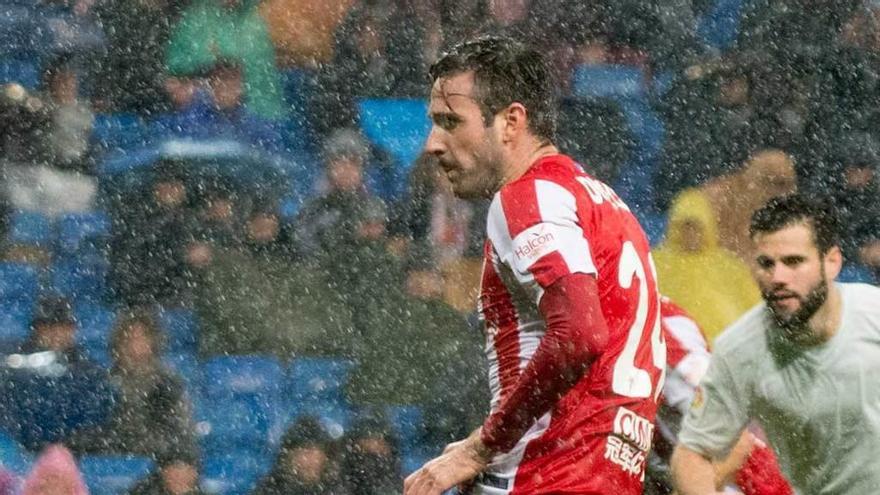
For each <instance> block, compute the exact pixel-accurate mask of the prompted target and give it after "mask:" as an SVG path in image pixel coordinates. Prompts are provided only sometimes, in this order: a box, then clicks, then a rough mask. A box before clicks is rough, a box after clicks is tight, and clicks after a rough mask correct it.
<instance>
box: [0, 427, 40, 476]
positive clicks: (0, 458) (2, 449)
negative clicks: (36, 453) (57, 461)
mask: <svg viewBox="0 0 880 495" xmlns="http://www.w3.org/2000/svg"><path fill="white" fill-rule="evenodd" d="M33 460H34V459H33V454H31V453H29V452H28V451H27V450H26V449H25V448H24V447H23V446H22V445H21V444H20V443H18V441H16V440H15V439H14V438H13V437H12V435H9V434H8V433H6V432H5V431H2V430H0V466H3V467H4V468H6V469H9V470H10V471H12V472H13V473H15V474H18V475H25V474H27V472H28V471H29V470H30V466H31V463H32V462H33Z"/></svg>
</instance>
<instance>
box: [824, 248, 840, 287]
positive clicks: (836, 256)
mask: <svg viewBox="0 0 880 495" xmlns="http://www.w3.org/2000/svg"><path fill="white" fill-rule="evenodd" d="M823 258H824V259H823V263H825V275H826V276H827V277H828V279H829V280H834V279H835V278H837V275H838V274H839V273H840V270H841V269H842V268H843V253H842V252H841V251H840V248H839V247H837V246H832V247H831V249H829V250H828V252H827V253H825V256H824V257H823Z"/></svg>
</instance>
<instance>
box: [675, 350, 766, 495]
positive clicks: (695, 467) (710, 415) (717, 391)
mask: <svg viewBox="0 0 880 495" xmlns="http://www.w3.org/2000/svg"><path fill="white" fill-rule="evenodd" d="M744 390H745V388H744V384H743V383H742V382H738V381H737V379H736V377H735V376H734V375H733V373H731V371H730V367H729V365H728V364H727V361H726V360H725V359H724V357H723V356H720V355H719V354H715V355H713V356H712V359H711V363H710V365H709V370H708V371H707V373H706V376H705V377H704V378H703V380H702V381H701V382H700V386H699V389H698V391H697V394H696V396H695V398H694V401H693V402H692V404H691V406H690V409H689V410H688V412H687V415H686V416H685V418H684V422H683V423H682V428H681V432H680V434H679V443H678V445H677V446H676V447H675V452H673V455H672V460H671V462H670V464H671V468H672V478H673V482H674V483H675V488H676V490H677V492H678V493H679V494H680V495H692V494H700V495H706V494H715V493H718V492H717V489H718V487H720V486H721V485H722V484H724V482H725V481H726V480H727V479H729V478H730V477H731V475H732V474H733V473H734V472H735V471H736V470H737V469H739V467H740V466H741V465H742V464H743V462H744V461H745V459H746V458H747V457H748V455H749V452H750V451H751V450H752V446H753V443H754V437H753V436H752V435H751V434H750V433H748V432H745V433H744V431H745V427H746V425H747V423H748V422H749V413H748V410H749V400H748V394H747V393H746V392H745V391H744ZM713 461H718V462H713Z"/></svg>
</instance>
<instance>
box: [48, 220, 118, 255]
mask: <svg viewBox="0 0 880 495" xmlns="http://www.w3.org/2000/svg"><path fill="white" fill-rule="evenodd" d="M109 236H110V218H109V217H108V216H107V215H106V214H104V213H101V212H95V213H76V214H68V215H65V216H63V217H61V220H59V222H58V247H59V248H60V250H61V251H62V252H63V253H67V254H73V253H76V252H78V251H80V250H82V249H84V248H95V247H100V246H96V245H95V241H105V240H106V239H107V238H108V237H109Z"/></svg>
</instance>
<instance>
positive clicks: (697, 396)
mask: <svg viewBox="0 0 880 495" xmlns="http://www.w3.org/2000/svg"><path fill="white" fill-rule="evenodd" d="M704 403H705V399H704V398H703V387H699V386H698V387H697V390H696V391H695V392H694V399H693V400H692V401H691V410H695V409H699V408H701V407H703V404H704Z"/></svg>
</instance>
